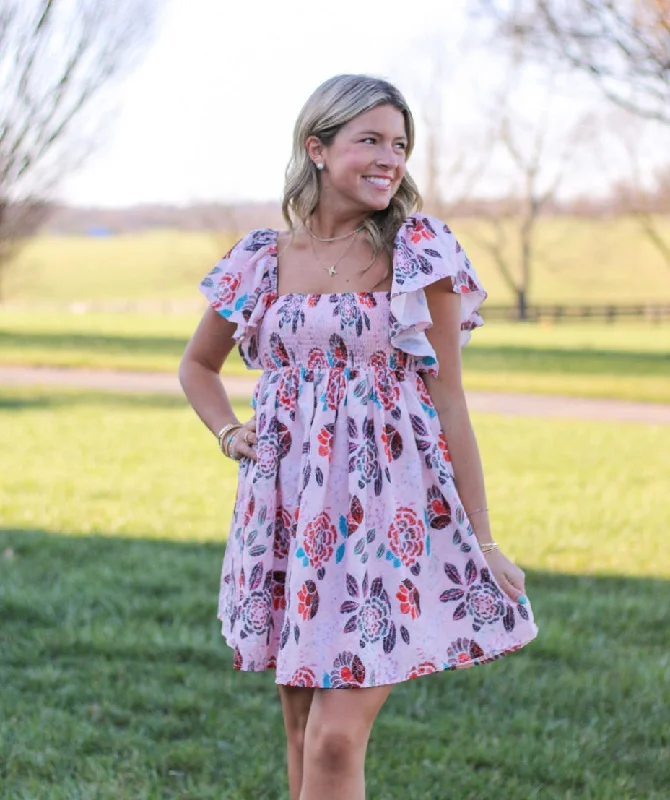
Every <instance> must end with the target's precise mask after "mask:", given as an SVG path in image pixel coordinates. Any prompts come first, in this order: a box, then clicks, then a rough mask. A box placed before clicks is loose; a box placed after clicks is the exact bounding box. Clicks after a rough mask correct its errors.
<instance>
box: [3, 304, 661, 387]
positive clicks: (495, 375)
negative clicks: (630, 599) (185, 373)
mask: <svg viewBox="0 0 670 800" xmlns="http://www.w3.org/2000/svg"><path fill="white" fill-rule="evenodd" d="M197 320H198V316H197V315H193V314H185V315H174V316H170V315H162V316H161V315H154V314H112V313H107V314H104V313H91V314H81V315H77V314H67V313H48V314H35V313H26V312H17V311H14V312H12V311H8V312H5V313H4V314H2V316H0V364H15V365H16V364H21V365H32V366H61V367H88V368H94V369H127V370H147V371H167V372H175V371H176V369H177V365H178V362H179V359H180V357H181V354H182V352H183V350H184V347H185V344H186V341H187V340H188V337H189V336H190V334H191V333H192V332H193V330H194V329H195V326H196V324H197ZM464 368H465V375H464V378H465V384H466V386H467V387H468V388H471V389H486V390H490V391H507V392H509V391H512V392H515V391H516V392H533V393H540V394H542V393H544V394H562V395H573V396H581V397H611V398H620V399H626V400H642V401H655V402H665V403H668V402H670V381H668V379H667V376H668V375H669V374H670V325H655V324H653V323H644V324H642V323H638V324H628V323H619V324H615V325H608V324H601V323H586V324H579V325H577V324H574V325H573V324H567V325H549V324H541V325H537V324H528V325H514V324H510V323H489V324H487V325H485V326H484V328H482V330H478V331H475V333H474V335H473V338H472V343H471V344H470V345H469V346H468V347H467V348H466V349H465V351H464ZM224 369H225V372H226V374H228V375H244V374H246V369H245V367H244V364H243V363H242V361H241V359H240V358H239V356H238V354H237V351H235V352H234V353H233V354H231V357H230V359H229V360H228V362H227V363H226V365H225V367H224Z"/></svg>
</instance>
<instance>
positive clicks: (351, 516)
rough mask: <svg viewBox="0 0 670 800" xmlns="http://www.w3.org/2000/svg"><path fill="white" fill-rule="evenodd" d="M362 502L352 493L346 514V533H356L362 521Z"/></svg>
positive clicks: (349, 534)
mask: <svg viewBox="0 0 670 800" xmlns="http://www.w3.org/2000/svg"><path fill="white" fill-rule="evenodd" d="M363 513H364V512H363V504H362V503H361V501H360V500H359V499H358V497H356V495H354V496H353V497H352V498H351V503H350V504H349V513H348V514H347V535H348V536H351V535H352V534H354V533H356V531H357V530H358V527H359V526H360V524H361V522H363Z"/></svg>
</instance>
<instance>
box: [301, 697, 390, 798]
mask: <svg viewBox="0 0 670 800" xmlns="http://www.w3.org/2000/svg"><path fill="white" fill-rule="evenodd" d="M390 691H391V687H390V686H376V687H374V688H370V689H316V690H315V695H314V699H313V701H312V706H311V708H310V711H309V719H308V720H307V729H306V731H305V749H304V761H303V779H302V793H301V794H300V795H299V800H365V752H366V749H367V745H368V739H369V738H370V732H371V730H372V725H373V723H374V721H375V719H376V717H377V714H378V713H379V711H380V710H381V707H382V706H383V705H384V703H385V702H386V698H387V697H388V696H389V693H390ZM291 800H293V795H291Z"/></svg>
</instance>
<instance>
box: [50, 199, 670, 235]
mask: <svg viewBox="0 0 670 800" xmlns="http://www.w3.org/2000/svg"><path fill="white" fill-rule="evenodd" d="M519 202H521V200H519ZM514 205H515V202H514V198H504V199H498V200H477V199H470V200H466V201H459V202H458V203H457V204H445V206H444V207H442V208H430V207H425V208H424V210H425V211H426V212H427V213H431V214H434V215H435V216H437V217H440V218H442V219H449V220H451V219H455V218H459V217H461V218H462V217H477V216H487V217H490V216H492V215H498V216H500V217H509V216H510V215H511V216H513V215H514ZM644 211H645V213H651V214H670V200H668V199H666V198H665V197H664V196H663V195H662V194H660V193H659V194H658V195H657V196H649V195H647V196H645V198H644ZM636 213H639V209H635V208H632V207H631V204H630V202H628V201H624V200H623V199H620V200H617V197H616V196H612V197H609V198H607V199H594V198H586V197H582V198H575V199H573V200H571V201H569V202H567V201H563V202H561V203H560V204H557V203H554V204H553V205H551V206H548V207H547V208H546V209H545V210H544V212H543V216H545V217H558V216H576V217H582V218H593V219H603V218H608V217H618V216H628V215H631V214H636ZM45 216H46V222H45V224H44V225H43V227H42V232H43V233H51V234H56V235H59V234H60V235H81V234H84V235H85V234H95V235H104V234H105V233H109V234H121V233H132V232H135V231H146V230H151V229H162V230H165V229H170V230H183V231H219V232H225V233H228V234H230V235H231V236H234V235H238V234H242V233H246V232H247V231H249V230H252V229H253V228H260V227H283V226H284V224H283V222H282V216H281V209H280V206H279V203H273V202H265V203H244V204H236V205H223V204H200V205H189V206H169V205H138V206H131V207H128V208H118V209H108V208H78V207H74V206H54V207H52V209H50V211H49V213H48V214H47V215H45Z"/></svg>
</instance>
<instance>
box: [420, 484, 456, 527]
mask: <svg viewBox="0 0 670 800" xmlns="http://www.w3.org/2000/svg"><path fill="white" fill-rule="evenodd" d="M426 502H427V504H428V508H427V512H428V521H429V523H430V527H431V528H434V529H435V530H438V531H441V530H444V528H446V527H447V525H448V524H449V523H450V522H451V506H450V505H449V503H448V502H447V499H446V497H445V496H444V495H443V494H442V492H441V491H440V487H439V486H431V487H430V489H428V491H427V492H426Z"/></svg>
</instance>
